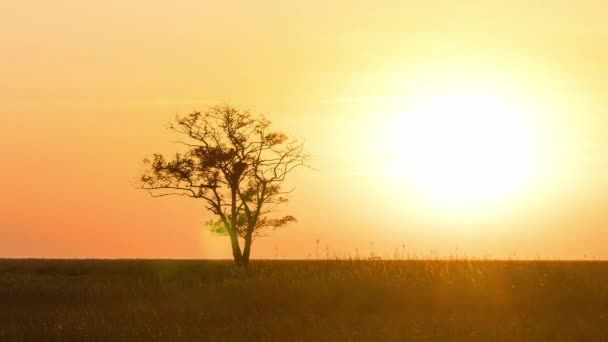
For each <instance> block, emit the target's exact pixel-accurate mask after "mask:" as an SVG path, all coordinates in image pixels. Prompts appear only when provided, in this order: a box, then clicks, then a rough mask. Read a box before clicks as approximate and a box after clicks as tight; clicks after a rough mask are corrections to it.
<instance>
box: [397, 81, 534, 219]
mask: <svg viewBox="0 0 608 342" xmlns="http://www.w3.org/2000/svg"><path fill="white" fill-rule="evenodd" d="M523 102H524V101H523V100H522V99H516V98H512V97H510V96H508V95H507V94H504V93H500V91H499V90H498V89H486V88H483V87H463V86H462V85H461V86H460V87H450V88H449V89H433V91H432V92H429V93H424V94H420V95H419V96H416V97H414V98H413V99H412V104H411V106H410V107H409V110H407V113H401V114H400V115H399V117H398V118H395V119H394V122H393V124H394V127H393V128H392V129H393V134H392V135H393V137H392V138H391V139H390V141H388V142H387V143H388V144H389V145H390V146H391V149H392V154H393V155H395V156H397V157H396V161H394V164H395V165H394V168H395V171H396V173H397V174H399V175H400V176H403V177H404V178H405V181H406V182H407V183H408V184H409V185H411V187H412V188H413V189H414V190H415V192H416V194H417V195H418V196H423V197H424V198H426V199H430V200H431V201H433V202H435V203H436V204H440V205H443V206H451V207H461V206H475V207H479V206H481V205H486V204H488V203H491V202H496V201H500V200H504V199H506V198H507V197H509V196H511V195H513V194H517V193H518V192H520V191H522V190H523V189H524V188H525V187H526V184H528V183H529V182H530V181H531V180H532V178H533V177H534V175H535V173H536V171H537V169H538V167H537V165H536V161H535V160H534V154H535V150H536V149H537V146H535V142H534V139H533V138H534V136H533V134H531V129H530V128H531V127H530V123H529V122H526V120H525V119H526V117H529V116H530V115H531V113H530V111H531V109H530V108H531V107H530V106H526V104H525V103H523Z"/></svg>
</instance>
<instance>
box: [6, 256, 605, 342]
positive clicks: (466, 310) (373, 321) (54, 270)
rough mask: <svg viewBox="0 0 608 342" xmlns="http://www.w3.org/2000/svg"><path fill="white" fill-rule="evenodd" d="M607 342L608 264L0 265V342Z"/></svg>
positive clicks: (72, 262) (21, 262) (14, 262)
mask: <svg viewBox="0 0 608 342" xmlns="http://www.w3.org/2000/svg"><path fill="white" fill-rule="evenodd" d="M140 340H141V341H173V340H176V341H179V340H187V341H188V340H193V341H237V340H245V341H258V340H259V341H608V263H602V262H542V261H534V262H524V261H504V262H503V261H464V260H461V261H458V260H454V261H437V260H435V261H423V260H418V261H416V260H412V261H255V262H253V264H252V265H251V267H250V269H249V270H247V271H243V270H241V269H238V268H235V267H233V266H232V265H231V263H229V262H225V261H165V260H158V261H154V260H145V261H144V260H141V261H140V260H117V261H102V260H82V261H76V260H0V341H140Z"/></svg>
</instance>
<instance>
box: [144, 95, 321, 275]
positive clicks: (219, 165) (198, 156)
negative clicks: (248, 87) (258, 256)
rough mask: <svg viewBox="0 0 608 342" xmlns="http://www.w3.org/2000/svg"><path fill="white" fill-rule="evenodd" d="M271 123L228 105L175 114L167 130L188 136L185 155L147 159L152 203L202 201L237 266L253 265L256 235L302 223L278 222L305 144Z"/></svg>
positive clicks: (282, 217) (305, 158)
mask: <svg viewBox="0 0 608 342" xmlns="http://www.w3.org/2000/svg"><path fill="white" fill-rule="evenodd" d="M270 124H271V122H270V121H268V120H266V119H265V118H264V117H263V116H261V115H252V114H251V113H250V112H249V111H244V110H239V109H236V108H234V107H231V106H227V105H224V106H213V107H209V108H207V110H206V111H205V112H204V113H201V112H194V113H191V114H188V115H185V116H177V117H176V118H175V120H174V122H173V123H171V124H170V125H169V128H170V129H171V130H173V131H175V132H177V133H180V134H181V135H183V136H185V137H186V139H187V140H186V141H178V143H180V144H182V145H185V146H186V147H187V152H185V153H181V154H180V153H177V154H175V155H174V156H173V157H172V158H171V159H167V158H165V157H164V156H162V155H160V154H154V155H153V157H152V158H151V159H148V158H147V159H145V160H144V165H145V167H146V168H145V171H144V173H143V174H142V175H141V178H140V179H141V189H145V190H148V191H149V192H150V194H151V195H152V196H153V197H160V196H170V195H180V196H188V197H192V198H196V199H200V200H202V201H203V202H204V205H205V208H206V209H208V210H209V211H210V212H211V213H212V214H214V216H215V218H214V219H212V220H209V221H207V222H206V226H207V227H208V228H209V229H210V230H211V231H212V232H214V233H217V234H221V235H228V236H229V237H230V242H231V246H232V255H233V257H234V261H235V263H236V264H237V265H242V266H247V264H248V263H249V256H250V253H251V245H252V242H253V240H254V238H255V237H257V236H261V235H265V234H266V233H268V232H269V231H272V230H273V229H276V228H280V227H284V226H285V225H287V224H288V223H290V222H294V221H296V218H295V217H293V216H291V215H279V216H277V207H278V206H279V205H281V204H285V203H287V197H286V195H287V194H288V193H290V192H291V191H292V190H293V189H292V190H283V189H282V184H283V182H284V181H285V179H286V177H287V175H288V174H289V173H290V172H291V171H293V170H294V169H295V168H297V167H299V166H306V167H308V161H309V155H307V154H304V151H303V142H302V141H300V140H297V139H290V138H288V137H287V136H286V135H285V134H283V133H281V132H276V131H271V130H270ZM241 242H242V243H243V249H242V250H241Z"/></svg>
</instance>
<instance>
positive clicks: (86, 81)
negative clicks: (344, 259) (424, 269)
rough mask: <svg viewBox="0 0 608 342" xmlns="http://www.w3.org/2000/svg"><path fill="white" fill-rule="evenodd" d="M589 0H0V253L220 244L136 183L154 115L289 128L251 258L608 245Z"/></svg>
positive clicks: (585, 249) (160, 126) (605, 252)
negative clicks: (211, 113) (281, 204)
mask: <svg viewBox="0 0 608 342" xmlns="http://www.w3.org/2000/svg"><path fill="white" fill-rule="evenodd" d="M606 13H608V3H606V2H605V1H603V0H597V1H592V0H587V1H559V0H543V1H519V0H514V1H482V0H478V1H429V0H424V1H423V0H419V1H396V0H395V1H382V0H376V1H369V2H365V1H361V2H352V1H316V0H312V1H300V2H291V1H280V0H273V1H261V0H260V1H250V2H243V1H230V0H226V1H213V2H212V1H198V0H197V1H194V0H188V1H174V2H171V3H169V2H166V1H162V2H161V1H140V0H132V1H103V2H101V1H100V2H95V3H93V2H83V1H75V0H74V1H69V0H57V1H32V0H21V1H2V2H0V153H1V154H2V157H1V158H0V172H1V173H0V174H1V175H2V180H3V184H2V187H1V189H2V190H1V191H0V208H1V209H0V257H69V258H71V257H95V258H106V257H108V258H122V257H128V258H132V257H138V258H139V257H141V258H224V257H230V250H229V244H228V241H227V238H225V237H216V236H212V235H210V233H208V232H207V231H205V230H204V229H203V222H204V221H205V220H207V219H209V214H208V213H206V212H205V211H204V209H203V207H202V205H201V203H198V202H197V201H195V200H190V199H186V198H172V197H165V198H162V199H156V198H150V197H149V196H148V194H147V193H146V192H143V191H140V190H136V187H137V182H136V180H137V174H138V172H139V171H140V170H141V167H142V166H141V161H142V160H143V158H144V157H146V156H148V155H150V154H151V153H155V152H163V153H170V152H174V151H178V150H179V146H177V145H175V144H172V143H171V142H172V141H174V140H176V139H177V136H175V135H174V134H172V133H171V132H169V131H168V130H167V129H166V126H167V123H168V122H169V121H170V120H171V119H172V118H173V117H174V116H175V114H185V113H188V112H191V111H194V110H202V109H204V107H205V106H207V105H212V104H218V103H220V104H221V103H228V104H233V105H236V106H239V107H241V108H248V109H251V110H253V111H255V112H259V113H263V114H265V115H266V117H267V118H268V119H270V120H272V121H273V126H274V127H275V128H277V129H279V130H283V131H285V132H286V133H288V134H290V135H292V136H295V137H302V138H305V139H306V146H307V150H308V152H309V153H311V154H312V155H313V159H312V164H313V166H314V167H315V168H316V169H317V170H316V171H314V170H304V169H302V170H299V171H298V172H297V173H296V174H294V177H293V178H292V179H291V181H290V182H289V184H290V185H293V186H295V187H296V191H295V192H294V193H293V194H292V195H291V202H290V204H289V206H288V207H286V211H287V212H289V213H292V214H294V215H295V216H297V218H298V220H299V222H298V223H296V224H293V225H291V226H289V227H287V228H284V229H283V230H281V231H278V232H276V233H275V234H274V235H272V236H270V237H266V238H263V239H260V240H258V241H256V242H255V244H254V247H253V257H254V258H275V257H279V258H308V257H315V256H316V241H317V240H319V241H320V242H319V246H320V247H319V248H320V251H319V254H321V255H320V256H325V254H326V251H328V252H329V254H330V255H332V256H333V255H338V256H348V255H355V254H356V253H357V251H358V253H359V254H360V255H361V256H368V255H369V254H370V253H371V252H374V253H375V254H377V255H382V256H384V257H393V255H394V253H395V251H396V250H397V251H398V252H399V254H401V253H402V252H403V251H405V252H406V253H410V255H417V256H422V257H424V256H448V257H449V256H454V255H459V256H468V257H489V258H509V257H516V258H594V257H595V258H602V259H606V258H608V248H606V247H607V246H608V112H607V111H608V83H607V82H606V80H607V79H608V45H607V42H608V21H607V20H606Z"/></svg>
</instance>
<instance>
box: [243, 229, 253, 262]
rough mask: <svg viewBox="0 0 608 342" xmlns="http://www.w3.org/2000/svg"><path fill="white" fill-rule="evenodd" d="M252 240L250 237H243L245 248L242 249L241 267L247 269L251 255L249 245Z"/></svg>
mask: <svg viewBox="0 0 608 342" xmlns="http://www.w3.org/2000/svg"><path fill="white" fill-rule="evenodd" d="M252 242H253V239H252V238H251V236H250V235H247V236H246V237H245V247H243V266H245V267H247V265H248V264H249V255H250V254H251V243H252Z"/></svg>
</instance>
